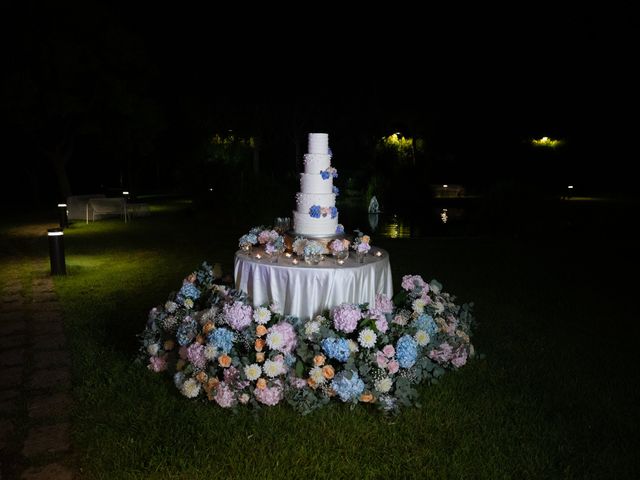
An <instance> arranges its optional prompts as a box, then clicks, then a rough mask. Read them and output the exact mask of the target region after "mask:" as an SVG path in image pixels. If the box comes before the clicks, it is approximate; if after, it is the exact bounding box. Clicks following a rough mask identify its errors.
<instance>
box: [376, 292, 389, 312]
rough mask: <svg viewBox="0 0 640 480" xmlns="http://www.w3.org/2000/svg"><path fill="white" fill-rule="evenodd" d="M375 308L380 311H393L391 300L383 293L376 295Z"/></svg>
mask: <svg viewBox="0 0 640 480" xmlns="http://www.w3.org/2000/svg"><path fill="white" fill-rule="evenodd" d="M375 309H376V310H378V311H379V312H382V313H385V314H386V313H392V312H393V302H392V301H391V299H390V298H389V297H387V296H386V295H385V294H384V293H379V294H377V295H376V302H375Z"/></svg>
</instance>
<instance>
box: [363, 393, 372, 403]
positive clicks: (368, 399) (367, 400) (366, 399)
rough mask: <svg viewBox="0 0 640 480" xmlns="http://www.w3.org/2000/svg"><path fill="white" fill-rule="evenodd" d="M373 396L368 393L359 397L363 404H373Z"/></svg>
mask: <svg viewBox="0 0 640 480" xmlns="http://www.w3.org/2000/svg"><path fill="white" fill-rule="evenodd" d="M373 400H374V398H373V394H372V393H370V392H367V393H363V394H362V395H360V401H361V402H364V403H373Z"/></svg>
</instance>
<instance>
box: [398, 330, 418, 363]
mask: <svg viewBox="0 0 640 480" xmlns="http://www.w3.org/2000/svg"><path fill="white" fill-rule="evenodd" d="M396 357H397V359H398V363H399V364H400V366H401V367H402V368H410V367H413V365H414V364H415V363H416V358H418V344H417V342H416V341H415V340H414V339H413V337H411V336H410V335H404V336H402V337H400V340H398V343H397V344H396Z"/></svg>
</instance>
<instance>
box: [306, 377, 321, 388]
mask: <svg viewBox="0 0 640 480" xmlns="http://www.w3.org/2000/svg"><path fill="white" fill-rule="evenodd" d="M307 385H309V386H310V387H311V388H316V387H317V386H318V385H317V384H316V381H315V380H314V379H313V378H311V377H309V378H307Z"/></svg>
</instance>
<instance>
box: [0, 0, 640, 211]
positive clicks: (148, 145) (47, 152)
mask: <svg viewBox="0 0 640 480" xmlns="http://www.w3.org/2000/svg"><path fill="white" fill-rule="evenodd" d="M422 10H424V9H421V11H416V10H413V8H412V7H409V6H407V7H404V6H402V5H395V4H394V5H389V6H388V7H387V8H386V9H384V10H382V9H373V8H368V7H366V6H363V7H359V9H358V10H354V11H353V12H349V11H347V10H345V7H344V6H331V5H329V4H327V5H320V6H317V7H316V8H314V9H310V10H309V11H304V10H302V9H300V11H291V10H289V11H287V12H284V11H280V10H278V9H274V8H273V7H272V6H269V7H268V8H266V9H256V8H254V7H250V6H249V5H237V6H236V7H235V8H231V7H229V6H227V5H225V4H211V3H210V4H207V7H206V8H204V7H202V6H192V5H184V6H182V5H181V6H178V5H169V6H160V5H159V4H157V3H146V2H131V3H127V4H124V3H118V2H114V3H111V2H108V3H107V2H104V3H102V2H82V3H81V2H56V3H55V4H54V5H40V4H35V3H29V2H7V3H4V4H3V6H2V12H1V13H2V31H3V40H2V58H3V63H4V68H3V70H4V73H3V82H2V119H3V126H2V127H3V128H2V130H3V133H4V134H5V135H6V137H5V148H6V150H5V153H6V154H5V155H3V156H4V160H3V170H4V174H3V178H4V182H3V188H2V192H3V197H4V200H5V204H6V203H7V202H13V203H18V204H20V205H25V204H26V205H34V206H35V205H42V204H48V203H51V202H53V201H59V200H61V199H63V198H64V196H65V195H64V193H63V192H64V191H65V190H66V191H67V193H69V192H71V193H74V194H81V193H94V192H98V191H102V192H107V193H109V192H117V191H120V190H122V189H128V190H132V191H135V192H136V193H140V194H141V193H151V192H168V193H173V192H176V193H192V194H197V193H198V192H201V191H203V190H205V189H207V188H208V187H209V186H210V185H212V186H215V188H216V189H217V191H218V192H219V194H220V195H223V196H224V197H225V198H227V197H228V196H229V195H236V196H238V195H241V196H251V194H252V192H255V190H252V189H251V188H248V187H247V185H253V186H255V185H261V182H263V183H264V184H265V185H266V184H268V185H270V186H271V187H273V188H276V187H278V186H279V188H280V189H281V190H282V191H285V192H286V194H287V195H288V197H290V196H291V195H292V192H294V191H296V184H295V175H296V172H298V171H300V169H301V163H300V162H301V154H302V153H304V152H305V151H306V134H307V133H308V132H312V131H326V132H329V134H330V142H331V146H332V149H333V152H334V165H335V166H336V167H337V168H338V169H339V171H340V172H341V173H342V174H343V176H342V177H341V180H342V181H346V180H347V179H350V180H349V181H352V183H353V185H354V187H355V188H360V189H361V190H364V189H365V188H366V181H367V180H366V179H367V178H370V177H372V176H374V175H382V176H384V175H387V172H390V171H393V172H392V173H389V175H390V177H389V178H391V179H392V180H393V182H395V183H396V184H397V183H398V182H403V183H406V186H405V188H407V189H410V190H416V189H419V188H420V186H421V185H424V184H434V183H461V184H464V185H466V186H467V187H468V188H470V189H472V190H473V189H475V190H476V191H480V192H482V191H486V190H487V189H491V188H492V186H495V185H496V184H500V183H504V182H507V183H510V184H512V185H514V187H513V188H515V189H518V188H520V187H523V188H524V186H526V188H527V189H532V188H533V189H539V190H540V191H541V192H549V191H554V190H558V189H561V188H566V184H569V183H571V184H576V186H577V187H578V186H579V188H580V190H581V191H582V192H583V193H585V194H605V193H606V194H621V195H630V194H632V193H633V192H634V191H635V187H634V185H635V182H634V179H633V177H632V176H631V175H630V174H629V172H630V170H629V169H630V168H631V166H632V163H633V161H634V159H635V158H636V157H637V155H636V153H635V152H636V148H635V145H634V140H635V132H636V130H637V122H636V121H635V118H636V117H637V113H636V109H635V105H636V100H637V98H636V97H637V94H636V92H635V88H636V87H635V85H634V82H635V76H634V74H633V73H632V71H633V70H634V68H635V66H634V64H635V60H634V58H635V55H634V54H633V45H634V44H635V43H636V40H637V39H636V38H635V37H636V30H637V29H636V25H637V22H636V21H635V20H633V18H632V17H631V16H630V15H629V14H628V13H627V12H623V11H620V12H614V11H602V10H588V9H581V10H574V11H559V10H547V9H544V8H543V7H542V6H539V7H538V9H537V10H533V9H531V10H528V11H527V10H525V9H524V7H523V9H522V11H516V10H513V9H512V10H508V9H507V10H505V9H502V10H496V11H489V10H487V9H486V8H482V9H478V10H477V11H470V10H467V9H463V8H456V11H451V12H435V11H425V12H422ZM285 17H286V18H285ZM289 17H292V18H289ZM396 131H399V132H402V134H403V135H405V136H408V137H412V138H421V139H423V140H424V145H425V149H424V151H423V152H421V153H420V154H419V155H418V157H417V158H416V163H417V165H413V166H411V167H410V168H404V167H403V166H394V165H390V164H388V163H387V160H386V159H383V158H379V157H376V156H375V155H374V153H373V149H374V146H375V142H376V141H377V139H379V138H381V137H382V136H385V135H389V134H390V133H393V132H396ZM216 133H218V134H221V135H228V134H230V133H233V134H234V135H237V136H239V137H244V138H248V137H255V138H259V139H260V165H259V168H258V169H257V170H256V169H255V166H254V165H252V164H251V162H244V163H242V162H240V163H236V164H231V165H229V164H226V165H222V164H218V163H216V162H217V160H216V159H215V158H213V159H212V158H211V154H210V152H208V150H207V145H208V142H209V140H210V138H211V136H212V135H214V134H216ZM543 135H546V136H549V137H553V138H562V139H564V140H565V141H566V143H565V145H564V146H563V147H562V148H557V149H545V150H542V151H541V150H540V149H537V150H536V149H532V148H531V147H530V144H529V140H530V139H531V138H539V137H541V136H543ZM61 171H64V172H66V174H67V177H68V181H69V185H68V186H65V185H62V184H61V182H62V181H61V180H59V179H60V178H61V176H60V175H59V174H60V172H61ZM241 184H242V188H240V185H241ZM265 188H266V187H265Z"/></svg>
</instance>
